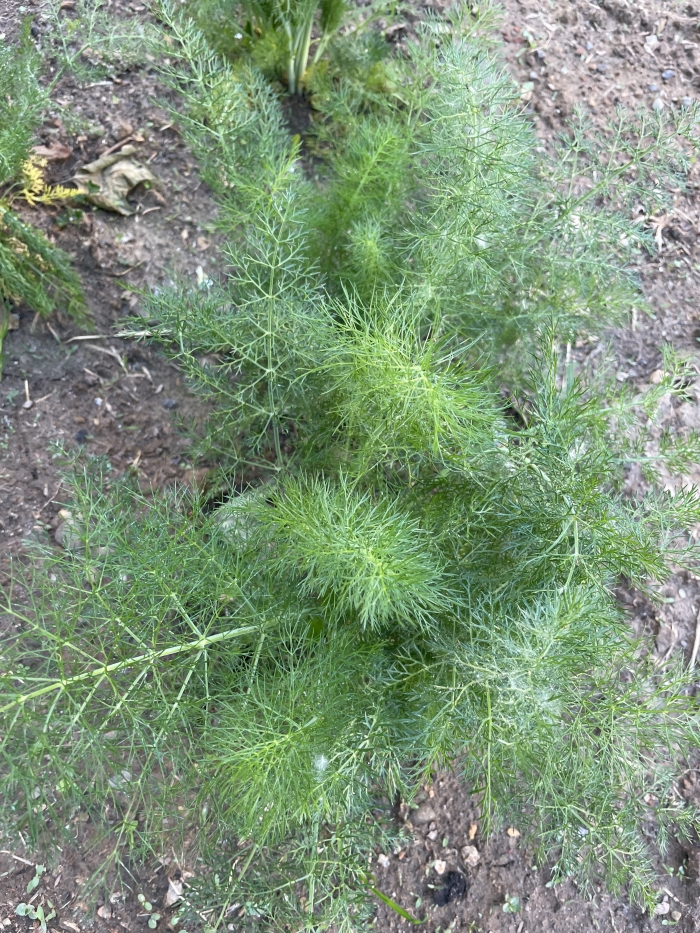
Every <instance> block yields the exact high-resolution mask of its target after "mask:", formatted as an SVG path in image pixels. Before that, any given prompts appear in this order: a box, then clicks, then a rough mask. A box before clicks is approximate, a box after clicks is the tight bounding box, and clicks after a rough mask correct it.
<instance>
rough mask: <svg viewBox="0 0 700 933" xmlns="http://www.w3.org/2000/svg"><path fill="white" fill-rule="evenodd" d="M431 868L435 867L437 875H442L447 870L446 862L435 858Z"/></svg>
mask: <svg viewBox="0 0 700 933" xmlns="http://www.w3.org/2000/svg"><path fill="white" fill-rule="evenodd" d="M433 868H434V869H435V871H436V872H437V874H438V875H444V874H445V872H446V871H447V862H445V861H444V860H443V859H441V858H438V859H435V864H434V865H433Z"/></svg>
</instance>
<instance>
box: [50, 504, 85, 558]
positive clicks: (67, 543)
mask: <svg viewBox="0 0 700 933" xmlns="http://www.w3.org/2000/svg"><path fill="white" fill-rule="evenodd" d="M58 514H59V516H60V517H61V518H63V521H62V522H61V523H60V525H59V526H58V527H57V528H56V530H55V531H54V533H53V536H54V538H55V540H56V544H59V545H60V546H61V547H62V548H65V549H66V550H67V551H77V550H78V549H79V548H80V547H82V543H83V542H82V541H81V540H80V538H79V536H78V534H77V533H76V530H75V522H74V521H73V517H72V516H71V513H70V512H67V511H66V510H65V509H61V511H60V512H59V513H58ZM64 515H65V516H67V517H65V518H64Z"/></svg>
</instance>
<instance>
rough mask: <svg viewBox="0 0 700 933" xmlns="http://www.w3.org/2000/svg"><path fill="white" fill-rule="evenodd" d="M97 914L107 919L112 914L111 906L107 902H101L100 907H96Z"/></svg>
mask: <svg viewBox="0 0 700 933" xmlns="http://www.w3.org/2000/svg"><path fill="white" fill-rule="evenodd" d="M97 916H98V917H102V919H103V920H109V919H110V917H111V916H112V908H111V907H110V906H109V904H103V905H102V907H98V908H97Z"/></svg>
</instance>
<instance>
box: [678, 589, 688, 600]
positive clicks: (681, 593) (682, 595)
mask: <svg viewBox="0 0 700 933" xmlns="http://www.w3.org/2000/svg"><path fill="white" fill-rule="evenodd" d="M687 595H688V594H687V593H686V591H685V590H678V598H679V599H685V597H686V596H687Z"/></svg>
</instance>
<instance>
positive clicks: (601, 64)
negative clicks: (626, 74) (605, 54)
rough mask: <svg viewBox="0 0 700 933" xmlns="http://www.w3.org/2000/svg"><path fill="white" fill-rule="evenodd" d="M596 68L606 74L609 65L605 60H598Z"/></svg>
mask: <svg viewBox="0 0 700 933" xmlns="http://www.w3.org/2000/svg"><path fill="white" fill-rule="evenodd" d="M595 70H596V71H598V72H600V74H602V75H604V74H605V73H606V71H607V70H608V66H607V65H606V64H605V62H598V64H597V65H596V66H595Z"/></svg>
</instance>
